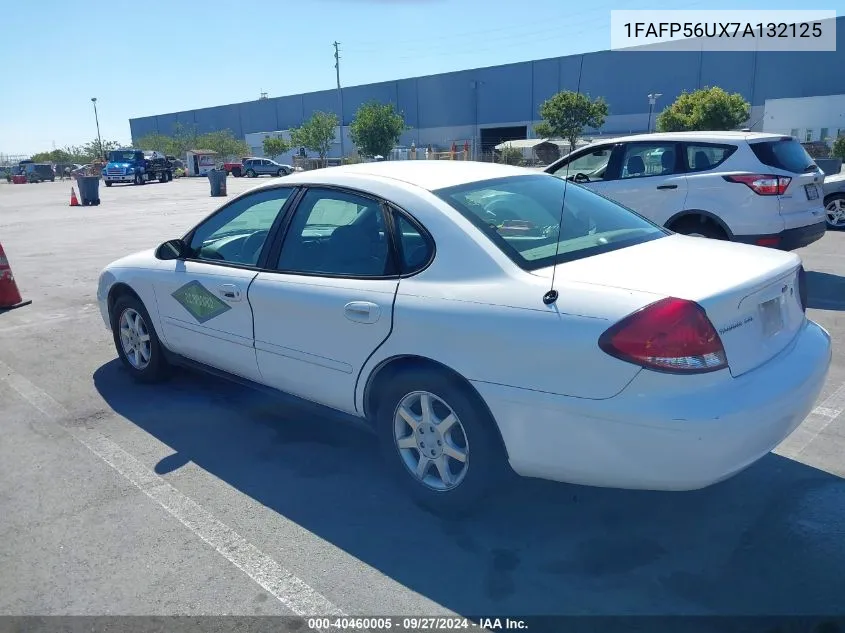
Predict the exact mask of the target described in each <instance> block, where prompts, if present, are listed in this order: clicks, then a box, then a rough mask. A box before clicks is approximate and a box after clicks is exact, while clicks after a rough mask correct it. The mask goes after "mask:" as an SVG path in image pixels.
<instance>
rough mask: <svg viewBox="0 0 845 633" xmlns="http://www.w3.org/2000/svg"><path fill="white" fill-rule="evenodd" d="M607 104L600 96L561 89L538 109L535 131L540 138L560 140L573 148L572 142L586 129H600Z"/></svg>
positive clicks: (605, 116) (605, 115) (605, 114)
mask: <svg viewBox="0 0 845 633" xmlns="http://www.w3.org/2000/svg"><path fill="white" fill-rule="evenodd" d="M607 113H608V109H607V103H606V102H605V101H604V99H602V98H601V97H598V98H597V99H590V96H589V95H582V94H581V93H580V92H572V91H571V90H564V91H562V92H559V93H557V94H556V95H554V96H553V97H551V98H549V99H547V100H546V101H544V102H543V104H542V105H541V106H540V116H541V117H542V119H543V121H542V122H541V123H538V124H537V126H536V127H535V128H534V131H535V132H536V134H537V136H539V137H541V138H562V139H566V140H567V141H568V142H569V147H570V148H571V149H575V143H576V141H577V140H578V138H579V137H580V136H581V133H582V132H583V131H584V128H585V127H591V128H600V127H601V126H602V125H604V120H605V118H607Z"/></svg>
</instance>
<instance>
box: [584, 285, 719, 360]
mask: <svg viewBox="0 0 845 633" xmlns="http://www.w3.org/2000/svg"><path fill="white" fill-rule="evenodd" d="M599 347H600V348H601V349H602V350H603V351H604V352H606V353H608V354H610V355H611V356H614V357H616V358H618V359H620V360H624V361H626V362H629V363H634V364H636V365H639V366H641V367H645V368H646V369H653V370H657V371H662V372H668V373H676V374H701V373H705V372H711V371H717V370H719V369H724V368H725V367H727V366H728V362H727V358H726V356H725V348H724V347H723V346H722V339H721V338H719V333H718V332H716V328H714V327H713V324H712V323H711V322H710V319H709V318H708V317H707V314H706V313H705V312H704V309H703V308H702V307H701V306H700V305H698V304H697V303H695V302H694V301H687V300H685V299H677V298H675V297H668V298H666V299H661V300H660V301H657V302H656V303H652V304H651V305H647V306H646V307H644V308H642V309H640V310H638V311H637V312H634V313H633V314H631V315H628V316H627V317H625V318H624V319H622V320H621V321H619V323H617V324H616V325H614V326H612V327H611V328H610V329H608V330H607V331H606V332H605V333H604V334H602V335H601V337H600V338H599Z"/></svg>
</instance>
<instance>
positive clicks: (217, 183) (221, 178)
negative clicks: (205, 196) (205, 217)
mask: <svg viewBox="0 0 845 633" xmlns="http://www.w3.org/2000/svg"><path fill="white" fill-rule="evenodd" d="M208 182H209V183H211V195H212V196H213V197H215V198H216V197H219V196H225V195H226V170H225V169H212V170H210V171H209V172H208Z"/></svg>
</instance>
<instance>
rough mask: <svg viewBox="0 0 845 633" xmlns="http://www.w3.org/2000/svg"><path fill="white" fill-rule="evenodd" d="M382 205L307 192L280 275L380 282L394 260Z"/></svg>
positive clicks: (281, 260) (283, 254)
mask: <svg viewBox="0 0 845 633" xmlns="http://www.w3.org/2000/svg"><path fill="white" fill-rule="evenodd" d="M382 213H383V212H382V208H381V204H380V203H379V202H378V201H377V200H373V199H371V198H367V197H365V196H361V195H358V194H355V193H350V192H346V191H337V190H332V189H309V190H308V192H307V193H306V194H305V195H304V196H303V197H302V200H301V201H300V202H299V204H298V205H297V207H296V211H295V212H294V215H293V218H292V220H291V223H290V227H289V228H288V231H287V235H286V236H285V240H284V242H283V243H282V250H281V253H280V254H279V261H278V266H277V268H278V270H279V271H282V272H289V273H302V274H310V275H330V276H335V275H337V276H346V277H382V276H384V275H386V274H389V272H390V257H389V252H390V249H389V246H388V239H387V235H385V231H384V218H383V217H382Z"/></svg>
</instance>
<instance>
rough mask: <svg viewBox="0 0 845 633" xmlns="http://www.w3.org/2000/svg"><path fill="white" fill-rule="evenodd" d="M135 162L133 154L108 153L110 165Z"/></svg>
mask: <svg viewBox="0 0 845 633" xmlns="http://www.w3.org/2000/svg"><path fill="white" fill-rule="evenodd" d="M133 160H135V152H109V162H111V163H131V162H132V161H133Z"/></svg>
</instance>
